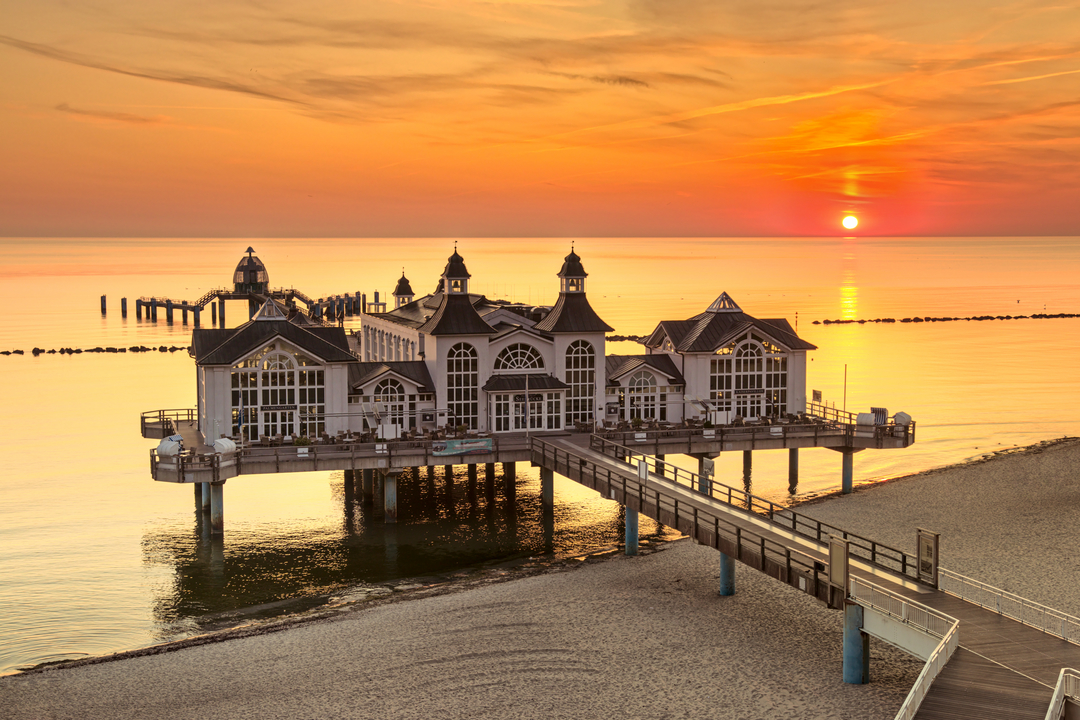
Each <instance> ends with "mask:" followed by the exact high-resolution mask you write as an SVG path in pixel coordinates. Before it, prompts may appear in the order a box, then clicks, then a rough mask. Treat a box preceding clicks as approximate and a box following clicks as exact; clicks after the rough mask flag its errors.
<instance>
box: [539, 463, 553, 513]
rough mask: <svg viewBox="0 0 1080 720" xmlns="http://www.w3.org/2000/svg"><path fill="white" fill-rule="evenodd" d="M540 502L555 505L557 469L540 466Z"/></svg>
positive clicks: (549, 505) (551, 506) (547, 505)
mask: <svg viewBox="0 0 1080 720" xmlns="http://www.w3.org/2000/svg"><path fill="white" fill-rule="evenodd" d="M540 504H541V505H543V506H544V507H547V508H553V507H555V471H554V470H549V469H548V468H546V467H543V466H541V467H540Z"/></svg>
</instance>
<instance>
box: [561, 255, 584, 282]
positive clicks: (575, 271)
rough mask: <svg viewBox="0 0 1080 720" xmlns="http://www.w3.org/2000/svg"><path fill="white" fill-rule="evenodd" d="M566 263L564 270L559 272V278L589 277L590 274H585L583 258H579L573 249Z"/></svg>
mask: <svg viewBox="0 0 1080 720" xmlns="http://www.w3.org/2000/svg"><path fill="white" fill-rule="evenodd" d="M565 261H566V262H564V263H563V266H562V270H559V277H564V278H565V277H572V278H583V277H588V276H589V273H587V272H585V268H584V267H582V265H581V258H579V257H578V255H577V253H576V252H574V251H573V249H571V250H570V254H569V255H567V256H566V258H565Z"/></svg>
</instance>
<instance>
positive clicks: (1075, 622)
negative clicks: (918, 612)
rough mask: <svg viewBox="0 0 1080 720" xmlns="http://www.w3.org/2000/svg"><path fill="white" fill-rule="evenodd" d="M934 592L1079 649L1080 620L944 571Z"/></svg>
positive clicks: (940, 571)
mask: <svg viewBox="0 0 1080 720" xmlns="http://www.w3.org/2000/svg"><path fill="white" fill-rule="evenodd" d="M938 588H939V589H940V590H942V591H943V592H946V593H948V594H949V595H955V596H956V597H958V598H960V599H962V600H966V601H968V602H970V603H973V604H975V605H978V606H979V607H983V608H986V609H987V610H993V611H994V612H996V613H998V614H1000V615H1004V616H1005V617H1008V618H1012V619H1013V620H1016V621H1017V622H1020V623H1023V624H1024V625H1027V626H1029V627H1033V628H1035V629H1036V630H1041V631H1043V632H1044V633H1046V634H1048V635H1053V636H1055V637H1059V638H1061V639H1062V640H1065V641H1067V642H1070V643H1072V644H1074V645H1080V618H1077V617H1074V616H1072V615H1068V614H1066V613H1063V612H1061V611H1060V610H1054V609H1053V608H1050V607H1047V606H1045V605H1041V604H1039V603H1037V602H1034V601H1032V600H1028V599H1027V598H1022V597H1020V596H1019V595H1014V594H1013V593H1011V592H1006V591H1005V590H1002V589H1001V588H996V587H994V586H993V585H988V584H986V583H984V582H979V581H978V580H972V579H971V578H968V577H964V576H963V575H961V574H959V573H955V572H953V571H951V570H946V569H945V568H940V569H939V570H938Z"/></svg>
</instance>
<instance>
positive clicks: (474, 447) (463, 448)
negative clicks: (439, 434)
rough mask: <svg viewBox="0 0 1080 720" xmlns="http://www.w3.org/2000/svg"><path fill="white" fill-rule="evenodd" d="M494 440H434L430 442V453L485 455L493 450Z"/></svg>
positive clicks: (441, 454) (440, 454) (439, 454)
mask: <svg viewBox="0 0 1080 720" xmlns="http://www.w3.org/2000/svg"><path fill="white" fill-rule="evenodd" d="M494 450H495V441H494V440H492V439H491V438H476V439H475V440H436V441H435V442H433V443H432V444H431V454H432V455H438V456H444V455H487V454H488V453H491V452H494Z"/></svg>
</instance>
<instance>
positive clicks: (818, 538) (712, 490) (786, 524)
mask: <svg viewBox="0 0 1080 720" xmlns="http://www.w3.org/2000/svg"><path fill="white" fill-rule="evenodd" d="M589 445H590V447H591V448H592V449H593V450H596V451H597V452H600V453H602V454H604V455H607V456H609V457H613V458H616V459H619V460H623V461H624V462H629V461H630V460H631V459H633V460H644V461H645V462H646V463H647V464H648V466H649V472H652V473H655V474H656V475H659V476H661V477H663V478H665V479H668V480H671V481H672V482H675V483H677V484H679V485H685V486H687V487H689V488H691V489H693V490H696V491H698V492H701V493H703V494H705V495H708V496H709V497H711V498H712V499H713V500H718V501H720V502H722V503H724V504H726V505H730V506H731V507H735V508H739V509H740V510H749V511H750V512H752V513H755V514H757V515H762V516H764V517H766V518H768V519H769V520H770V521H772V522H773V524H775V525H776V526H778V527H781V528H784V529H785V530H790V531H792V532H794V533H795V534H797V535H800V536H802V537H805V538H809V539H811V540H814V541H815V542H819V543H827V542H828V540H829V536H830V535H835V536H837V537H842V538H844V539H845V540H848V543H849V545H848V548H849V552H850V553H851V555H852V556H854V557H857V558H859V559H861V560H864V561H865V562H867V563H869V564H871V565H873V566H875V567H879V568H881V569H883V570H889V571H891V572H894V573H898V574H900V575H904V576H906V577H909V578H911V579H913V580H918V566H917V565H916V559H915V557H914V556H913V555H908V554H907V553H905V552H903V551H902V550H898V549H896V548H893V547H890V546H888V545H884V544H882V543H879V542H877V541H875V540H871V539H869V538H866V537H863V536H861V535H857V534H855V533H853V532H849V531H847V530H844V529H842V528H839V527H836V526H835V525H830V524H828V523H824V522H822V521H820V520H817V519H815V518H812V517H809V516H807V515H803V514H802V513H799V512H796V511H794V510H792V509H791V508H787V507H784V506H783V505H778V504H777V503H774V502H772V501H771V500H766V499H765V498H762V497H758V496H757V495H754V494H753V493H750V492H748V491H746V490H742V489H739V488H735V487H732V486H730V485H725V484H723V483H719V482H716V481H715V480H712V479H710V478H707V477H704V476H701V475H698V474H697V473H693V472H690V471H689V470H685V469H683V468H680V467H677V466H675V465H672V464H670V463H666V462H664V461H663V460H657V459H656V458H654V457H652V456H650V455H645V454H643V453H640V452H638V451H636V450H634V449H632V448H629V447H626V446H625V445H619V444H617V443H613V442H611V441H610V440H607V439H606V438H603V437H599V436H595V435H594V436H593V437H592V439H591V440H590V443H589Z"/></svg>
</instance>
